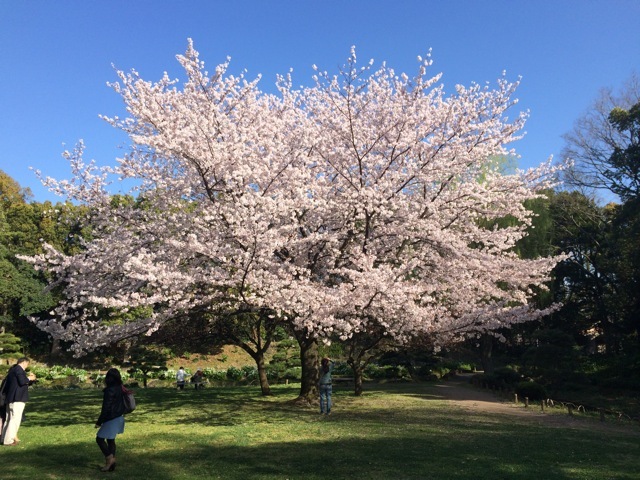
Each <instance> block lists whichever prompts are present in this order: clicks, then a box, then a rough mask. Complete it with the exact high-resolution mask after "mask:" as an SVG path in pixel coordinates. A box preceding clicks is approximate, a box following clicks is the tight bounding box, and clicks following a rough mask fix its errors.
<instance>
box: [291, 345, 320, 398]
mask: <svg viewBox="0 0 640 480" xmlns="http://www.w3.org/2000/svg"><path fill="white" fill-rule="evenodd" d="M295 335H296V338H297V340H298V343H299V344H300V363H301V365H302V375H301V378H300V394H299V395H298V398H297V400H296V401H297V402H304V403H308V404H312V403H315V401H316V399H317V397H318V395H319V392H318V380H319V379H320V374H319V371H318V362H319V354H318V342H317V341H316V339H315V338H308V337H307V336H306V335H305V334H304V332H296V333H295Z"/></svg>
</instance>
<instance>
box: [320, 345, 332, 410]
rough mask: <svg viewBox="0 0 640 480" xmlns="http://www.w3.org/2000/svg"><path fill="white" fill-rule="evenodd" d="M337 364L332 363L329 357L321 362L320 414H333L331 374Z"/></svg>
mask: <svg viewBox="0 0 640 480" xmlns="http://www.w3.org/2000/svg"><path fill="white" fill-rule="evenodd" d="M334 365H335V362H332V361H331V360H330V359H329V358H328V357H324V358H323V359H322V361H321V362H320V382H319V385H318V387H319V390H320V414H321V415H322V414H323V413H324V414H325V415H329V414H330V413H331V390H332V381H331V372H332V371H333V366H334Z"/></svg>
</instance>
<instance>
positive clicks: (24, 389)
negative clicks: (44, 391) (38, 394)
mask: <svg viewBox="0 0 640 480" xmlns="http://www.w3.org/2000/svg"><path fill="white" fill-rule="evenodd" d="M27 368H29V359H28V358H27V357H22V358H20V359H18V363H17V364H15V365H14V366H13V367H11V369H10V370H9V372H7V382H6V384H5V392H6V394H7V398H6V401H5V403H6V409H7V412H6V421H5V423H4V425H3V426H2V444H3V445H5V446H11V447H15V446H16V445H18V443H20V439H19V438H18V430H19V429H20V424H21V423H22V415H23V413H24V407H25V406H26V404H27V402H28V401H29V385H31V383H33V382H34V381H35V380H36V376H35V375H34V374H33V373H29V374H27V372H26V370H27Z"/></svg>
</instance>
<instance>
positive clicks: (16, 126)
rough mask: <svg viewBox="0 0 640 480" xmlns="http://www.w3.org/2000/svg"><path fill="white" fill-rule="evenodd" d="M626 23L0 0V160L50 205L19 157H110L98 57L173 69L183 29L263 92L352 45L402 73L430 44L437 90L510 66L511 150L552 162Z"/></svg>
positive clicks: (376, 7) (554, 1)
mask: <svg viewBox="0 0 640 480" xmlns="http://www.w3.org/2000/svg"><path fill="white" fill-rule="evenodd" d="M639 25H640V1H638V0H573V1H570V0H536V1H533V0H529V1H525V0H522V1H516V0H511V1H508V0H485V1H480V0H475V1H472V0H447V1H445V0H439V1H436V0H392V1H383V0H351V1H349V0H322V1H305V0H297V1H290V0H273V1H267V0H262V1H260V0H247V1H241V0H238V1H231V0H229V1H217V0H209V1H207V0H194V1H186V0H182V1H180V0H173V1H169V0H155V1H152V0H111V1H98V0H95V1H87V0H56V1H50V0H0V69H1V74H0V144H1V145H2V148H1V150H0V169H2V170H4V171H5V172H7V173H8V174H9V175H10V176H12V177H13V178H14V179H15V180H17V181H18V182H19V183H20V184H21V185H22V186H23V187H29V188H30V189H31V190H32V191H33V194H34V197H33V200H36V201H45V200H52V201H56V200H59V199H58V198H57V197H55V196H53V195H52V194H50V193H49V192H47V191H46V190H45V189H44V188H43V187H42V186H41V185H40V184H39V181H38V180H37V178H36V177H35V175H34V174H33V172H32V171H30V170H29V167H34V168H37V169H40V170H41V171H42V172H43V173H44V174H45V175H49V176H52V177H56V178H68V177H69V176H70V170H69V168H68V165H67V163H66V161H65V160H64V159H63V158H62V157H61V153H62V151H63V150H64V149H65V148H66V149H71V148H73V146H74V145H75V144H76V143H77V141H78V140H79V139H83V140H84V142H85V145H86V159H95V160H96V162H97V163H98V164H101V165H104V164H114V163H115V158H116V157H117V156H120V155H121V150H120V148H119V147H121V146H126V145H127V138H126V136H124V135H123V134H122V133H120V132H118V131H117V130H115V129H113V128H112V127H111V126H109V125H108V124H106V123H105V122H104V121H102V120H100V119H99V118H98V115H99V114H104V115H107V116H113V115H123V106H122V102H121V100H120V97H119V96H118V95H117V94H116V93H115V92H113V90H111V89H110V88H109V87H107V86H106V83H107V82H109V81H115V80H116V75H115V71H114V69H113V67H112V64H114V65H115V67H116V68H117V69H121V70H126V71H128V70H130V69H132V68H134V69H136V70H137V71H138V72H140V73H141V75H142V76H143V77H144V78H145V79H147V80H153V81H155V80H158V79H159V78H160V77H161V76H162V74H163V72H164V71H167V72H168V73H169V76H170V77H173V78H175V77H180V76H181V75H182V72H181V68H180V66H179V64H178V63H177V61H176V59H175V55H176V54H180V53H183V52H184V51H185V49H186V46H187V38H193V40H194V43H195V47H196V49H197V50H198V51H199V52H200V58H201V59H202V60H204V61H205V62H206V64H207V69H208V70H209V71H213V70H214V67H215V65H217V64H219V63H222V62H223V61H224V60H225V58H226V57H227V56H231V58H232V60H231V62H232V63H231V65H232V70H233V71H234V72H238V71H240V70H242V69H247V70H248V74H247V76H248V77H249V78H254V77H255V76H256V75H257V74H262V81H261V84H260V85H261V88H262V89H263V90H266V91H272V90H273V85H274V83H275V77H276V74H277V73H287V72H288V71H289V69H290V68H293V75H294V85H310V84H311V82H312V81H311V75H312V74H313V72H312V69H311V66H312V65H313V64H316V65H318V67H320V68H321V69H323V70H328V71H330V72H336V71H337V69H338V67H339V66H340V65H342V64H343V63H344V62H345V60H346V59H347V57H348V55H349V50H350V47H351V46H352V45H355V46H356V51H357V55H358V58H359V59H360V61H362V62H364V61H366V60H368V59H370V58H373V59H374V60H375V64H376V65H379V64H380V63H381V62H382V61H386V62H387V64H388V65H390V66H391V67H393V68H395V69H396V71H398V72H400V71H404V72H406V73H408V74H410V75H411V74H413V73H414V72H415V70H416V67H417V65H418V64H417V62H416V57H417V56H418V55H424V54H425V53H426V52H428V50H429V49H432V58H433V60H434V64H433V66H432V73H433V74H436V73H439V72H442V73H443V78H442V82H443V83H444V85H445V90H446V91H447V92H453V87H454V85H455V84H457V83H461V84H465V85H468V84H470V83H471V82H472V81H475V82H478V83H482V84H484V83H485V82H487V81H488V82H491V83H494V82H495V80H496V79H497V78H498V77H499V76H500V75H501V73H502V71H503V70H506V72H507V77H508V78H509V79H512V80H516V79H517V78H518V77H519V76H522V84H521V86H520V88H519V90H518V92H517V97H518V98H519V99H520V103H519V105H518V109H519V110H529V111H530V113H531V117H530V119H529V121H528V123H527V126H526V131H527V136H526V137H525V138H524V139H523V140H521V141H519V142H517V143H515V144H512V147H514V148H515V149H516V150H517V152H518V153H519V154H520V155H521V156H522V158H521V160H520V165H519V166H520V167H521V168H527V167H530V166H534V165H537V164H539V163H541V162H543V161H544V160H546V159H547V158H548V157H549V156H550V155H554V157H555V158H558V155H559V154H560V151H561V150H562V146H563V140H562V137H561V136H562V135H563V134H564V133H566V132H567V131H569V130H570V129H571V127H572V125H573V123H574V121H575V120H576V119H577V118H578V117H579V116H580V115H581V114H582V113H583V112H584V111H585V110H586V109H587V108H588V107H589V105H590V104H591V103H592V101H593V100H594V99H595V98H596V96H597V95H598V92H599V91H600V89H602V88H603V87H611V88H614V89H616V90H617V89H619V88H620V87H621V86H622V85H623V84H624V82H625V81H626V80H627V79H628V78H629V77H630V76H631V74H632V72H634V71H635V72H639V73H640V27H639ZM513 116H515V112H514V114H513ZM63 144H64V145H63Z"/></svg>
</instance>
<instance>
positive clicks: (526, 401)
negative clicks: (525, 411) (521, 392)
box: [524, 397, 529, 408]
mask: <svg viewBox="0 0 640 480" xmlns="http://www.w3.org/2000/svg"><path fill="white" fill-rule="evenodd" d="M524 407H525V408H528V407H529V397H524Z"/></svg>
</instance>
